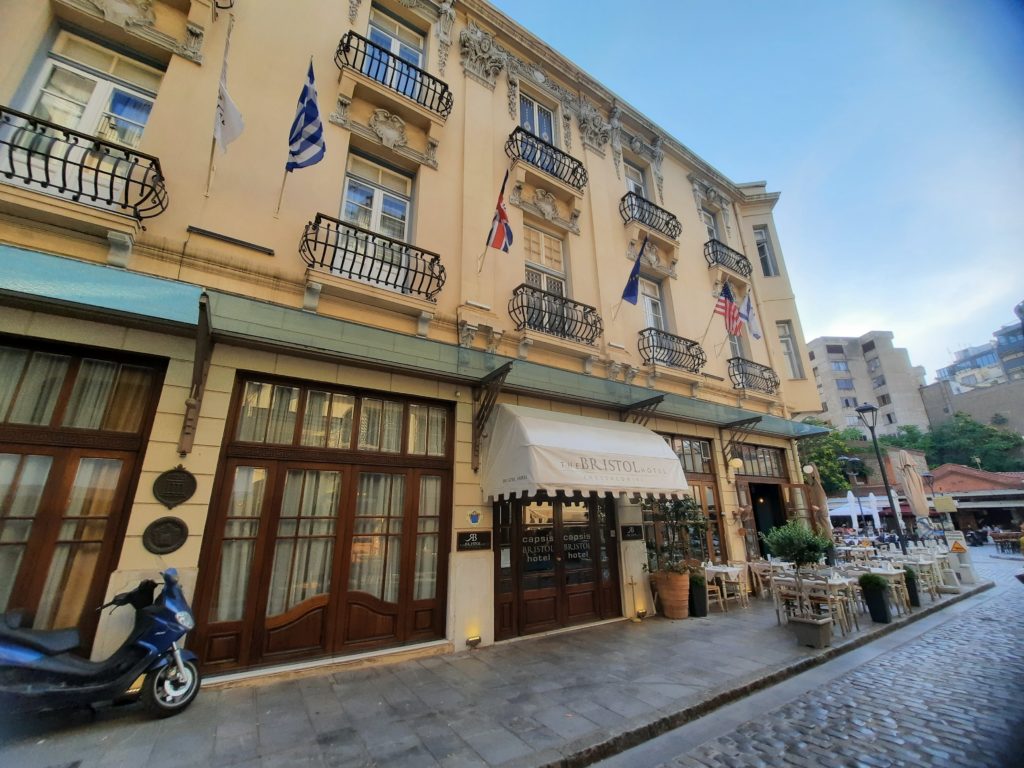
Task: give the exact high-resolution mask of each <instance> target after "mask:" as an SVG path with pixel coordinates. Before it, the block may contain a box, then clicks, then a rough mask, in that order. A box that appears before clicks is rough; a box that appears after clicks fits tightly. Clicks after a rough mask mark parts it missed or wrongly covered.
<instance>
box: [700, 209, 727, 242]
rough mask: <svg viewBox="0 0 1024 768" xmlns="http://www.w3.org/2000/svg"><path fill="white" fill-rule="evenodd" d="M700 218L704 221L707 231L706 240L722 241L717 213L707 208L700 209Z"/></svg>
mask: <svg viewBox="0 0 1024 768" xmlns="http://www.w3.org/2000/svg"><path fill="white" fill-rule="evenodd" d="M700 218H701V221H702V222H703V223H704V226H705V228H706V229H707V233H708V240H718V241H719V242H722V238H721V233H720V230H719V229H718V214H717V213H715V212H714V211H712V210H710V209H709V208H703V207H702V208H701V209H700Z"/></svg>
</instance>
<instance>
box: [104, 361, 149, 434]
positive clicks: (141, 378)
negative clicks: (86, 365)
mask: <svg viewBox="0 0 1024 768" xmlns="http://www.w3.org/2000/svg"><path fill="white" fill-rule="evenodd" d="M152 385H153V371H152V370H150V369H149V368H142V367H140V366H136V365H122V366H121V370H120V371H119V372H118V374H117V385H116V386H115V388H114V395H113V407H112V408H108V409H107V415H106V418H104V420H103V428H104V429H112V430H114V431H117V432H138V431H139V429H141V428H142V420H143V418H144V417H145V416H146V406H147V404H148V403H149V396H150V390H151V388H152Z"/></svg>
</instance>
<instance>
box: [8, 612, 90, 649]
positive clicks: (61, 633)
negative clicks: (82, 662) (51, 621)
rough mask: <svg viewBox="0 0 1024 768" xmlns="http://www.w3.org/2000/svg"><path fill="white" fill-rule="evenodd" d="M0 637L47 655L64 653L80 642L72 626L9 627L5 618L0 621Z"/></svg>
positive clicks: (76, 631)
mask: <svg viewBox="0 0 1024 768" xmlns="http://www.w3.org/2000/svg"><path fill="white" fill-rule="evenodd" d="M5 618H6V617H5ZM0 639H3V640H8V641H10V642H14V643H18V644H20V645H23V646H25V647H26V648H31V649H33V650H36V651H39V652H40V653H45V654H46V655H47V656H56V655H57V654H58V653H66V652H67V651H70V650H73V649H75V648H77V647H78V644H79V642H80V639H79V637H78V630H77V629H75V628H73V627H72V628H71V629H18V628H13V627H11V626H10V624H9V622H8V621H6V620H5V621H0Z"/></svg>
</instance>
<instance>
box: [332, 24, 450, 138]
mask: <svg viewBox="0 0 1024 768" xmlns="http://www.w3.org/2000/svg"><path fill="white" fill-rule="evenodd" d="M334 63H335V64H337V65H338V69H340V70H342V71H344V70H345V69H346V68H351V69H352V70H354V71H356V72H360V73H362V74H363V75H365V76H366V77H368V78H369V79H370V80H373V81H375V82H377V83H380V84H381V85H382V86H384V87H385V88H387V89H389V90H391V91H393V92H394V93H397V94H400V95H401V96H404V97H405V98H407V99H410V100H412V101H414V102H415V103H416V104H418V105H419V106H421V107H423V108H424V109H426V110H427V111H429V112H431V113H433V114H434V115H436V116H437V117H439V118H440V119H441V120H442V121H443V120H447V119H448V116H449V115H451V113H452V105H453V104H454V97H453V96H452V92H451V90H450V89H449V88H448V84H447V83H446V82H444V81H443V80H439V79H438V78H436V77H434V76H433V75H431V74H430V73H429V72H425V71H424V70H422V69H420V68H419V67H417V66H416V65H415V64H410V63H409V62H407V61H403V60H402V59H400V58H399V57H398V56H396V55H395V54H393V53H391V51H389V50H387V49H386V48H382V47H380V46H379V45H377V44H376V43H374V42H372V41H371V40H367V39H366V38H365V37H363V36H362V35H360V34H357V33H356V32H351V31H350V32H346V33H345V35H344V36H343V37H342V38H341V41H340V42H339V43H338V50H337V51H336V52H335V54H334Z"/></svg>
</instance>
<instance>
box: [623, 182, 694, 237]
mask: <svg viewBox="0 0 1024 768" xmlns="http://www.w3.org/2000/svg"><path fill="white" fill-rule="evenodd" d="M619 213H620V214H622V223H623V224H628V223H629V222H631V221H639V222H640V223H641V224H645V225H646V226H648V227H650V228H651V229H656V230H658V231H659V232H661V233H662V234H664V235H668V236H669V237H671V238H672V239H673V240H675V239H676V238H678V237H679V233H680V232H682V231H683V225H682V224H680V223H679V219H677V218H676V217H675V214H672V213H669V212H668V211H666V210H665V209H664V208H659V207H658V206H656V205H655V204H654V203H652V202H651V201H650V200H648V199H647V198H644V197H640V195H638V194H637V193H636V192H627V193H626V194H624V195H623V196H622V200H620V201H619Z"/></svg>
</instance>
